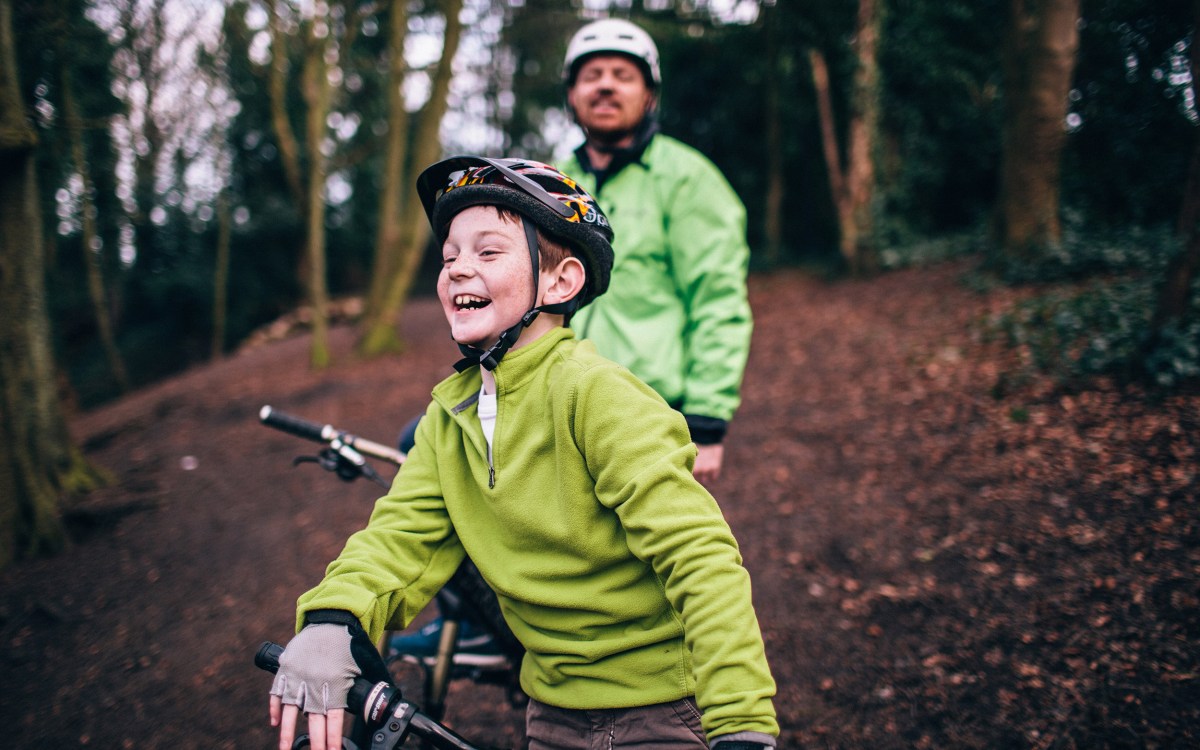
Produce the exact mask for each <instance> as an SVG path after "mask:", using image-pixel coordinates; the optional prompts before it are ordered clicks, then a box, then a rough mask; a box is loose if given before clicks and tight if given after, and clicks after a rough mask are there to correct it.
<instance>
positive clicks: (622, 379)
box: [298, 328, 778, 739]
mask: <svg viewBox="0 0 1200 750" xmlns="http://www.w3.org/2000/svg"><path fill="white" fill-rule="evenodd" d="M494 372H495V376H496V392H497V404H498V414H497V417H496V424H495V432H494V436H493V451H492V460H491V461H489V459H488V449H487V442H486V440H485V438H484V435H483V430H482V428H481V426H480V423H479V419H478V416H477V414H476V401H477V399H478V393H479V390H480V375H479V372H478V371H477V370H474V369H473V370H469V371H467V372H464V373H459V374H457V375H453V376H451V377H450V378H448V379H447V380H445V381H443V382H442V383H440V384H439V385H438V386H437V387H436V388H435V389H434V391H433V402H432V403H431V404H430V407H429V410H428V411H427V412H426V415H425V417H424V418H423V419H422V420H421V424H420V427H419V433H418V437H417V446H416V448H414V449H413V451H412V452H411V453H409V456H408V461H407V462H406V463H405V465H404V467H403V469H401V471H400V473H399V475H398V476H397V478H396V480H395V482H394V483H393V485H392V489H391V491H390V493H389V494H388V495H386V496H384V497H383V498H381V499H380V500H379V501H378V503H377V504H376V506H375V510H374V513H373V514H372V516H371V520H370V522H369V524H368V525H367V527H366V528H365V529H364V530H362V531H360V532H358V533H356V534H354V535H353V536H352V537H350V539H349V541H348V542H347V543H346V547H345V549H344V550H343V551H342V553H341V555H340V556H339V557H338V558H337V559H336V560H334V561H333V562H332V563H331V564H330V565H329V568H328V570H327V572H326V575H325V579H324V580H323V581H322V582H321V583H320V585H318V586H317V587H316V588H314V589H312V590H311V591H309V592H307V593H305V594H304V595H303V596H302V597H301V598H300V601H299V615H298V621H299V622H303V618H304V615H305V613H306V612H309V611H312V610H316V609H342V610H348V611H350V612H352V613H354V614H355V615H356V616H357V617H358V618H359V619H360V620H361V621H362V624H363V627H364V628H365V629H366V630H367V632H368V633H369V634H370V636H371V638H372V639H378V638H379V637H380V635H381V634H382V633H383V631H384V630H385V629H386V628H388V627H389V626H391V627H403V626H406V625H407V624H408V623H409V622H411V620H412V618H413V617H415V616H416V615H417V613H419V612H420V610H421V609H422V608H423V607H424V606H425V605H426V603H428V602H429V600H430V599H431V598H432V597H433V596H434V594H435V593H436V592H437V591H438V590H439V589H440V588H441V587H442V584H444V583H445V582H446V581H447V580H448V579H449V578H450V576H451V575H452V574H453V572H454V570H455V568H456V567H457V566H458V564H459V562H460V561H461V560H462V559H463V555H464V552H465V553H467V554H469V555H470V556H471V559H472V560H474V561H475V563H476V565H477V566H478V567H479V570H480V572H481V573H482V574H483V577H484V578H485V579H486V580H487V582H488V583H489V584H490V585H491V586H492V588H493V589H494V590H495V591H496V594H497V596H498V598H499V601H500V605H501V609H502V611H503V613H504V617H505V619H506V620H507V621H508V623H509V625H510V626H511V628H512V630H513V633H514V634H515V635H516V636H517V638H518V639H519V640H520V641H521V643H522V644H524V646H525V648H526V649H527V653H526V656H525V660H524V662H523V663H522V665H521V687H522V688H523V689H524V690H525V691H526V692H527V693H528V694H529V695H530V696H532V697H533V698H535V699H537V700H539V701H541V702H543V703H547V704H549V705H553V706H559V707H563V708H573V709H593V708H617V707H632V706H642V705H650V704H654V703H661V702H665V701H671V700H677V699H679V698H682V697H685V696H688V695H695V696H696V701H697V703H698V705H699V706H700V708H701V710H702V712H703V723H704V728H705V730H706V732H707V733H708V735H709V738H710V739H712V738H714V737H717V736H720V735H725V734H730V733H733V732H741V731H752V732H763V733H767V734H771V735H777V734H778V725H777V723H776V720H775V713H774V708H773V706H772V702H771V697H772V696H773V695H774V693H775V684H774V681H773V680H772V678H771V673H770V670H769V668H768V666H767V661H766V656H765V653H764V649H763V641H762V636H761V633H760V631H759V627H758V621H757V619H756V617H755V614H754V610H753V607H752V604H751V595H750V578H749V575H748V574H747V572H746V570H745V568H743V567H742V564H741V555H740V554H739V552H738V547H737V543H736V541H735V540H734V538H733V535H732V533H731V532H730V530H729V526H728V525H727V524H726V522H725V519H724V517H723V516H722V515H721V511H720V510H719V509H718V507H717V504H716V502H715V501H714V500H713V498H712V496H711V495H709V494H708V492H707V491H706V490H705V489H704V488H703V487H702V486H701V485H700V484H699V483H697V482H696V480H695V479H693V478H692V470H691V469H692V462H693V461H694V459H695V451H696V449H695V447H694V446H693V445H692V444H691V442H690V440H689V437H688V432H687V427H686V425H685V423H684V420H683V418H682V416H681V415H679V414H678V413H677V412H674V411H672V410H671V409H670V408H669V407H668V406H667V405H666V403H665V402H664V401H663V400H662V398H661V397H659V396H658V395H657V394H655V393H654V391H652V390H651V389H650V388H649V387H647V386H646V385H644V384H643V383H641V382H640V381H639V380H638V379H637V378H635V377H633V375H632V374H630V372H629V371H628V370H626V369H625V368H623V367H621V366H619V365H616V364H614V363H612V362H610V361H609V360H606V359H604V358H602V357H600V356H599V355H598V354H597V353H596V350H595V348H594V347H593V346H592V344H591V343H590V342H586V341H578V340H576V338H575V336H574V334H573V332H571V331H570V330H568V329H562V328H558V329H555V330H553V331H551V332H549V333H547V334H545V335H543V336H542V337H541V338H539V339H537V340H536V341H534V342H532V343H530V344H528V345H526V346H523V347H520V348H518V349H514V350H512V351H510V352H509V353H508V354H506V355H505V357H504V359H503V361H501V362H500V365H499V367H497V368H496V370H495V371H494Z"/></svg>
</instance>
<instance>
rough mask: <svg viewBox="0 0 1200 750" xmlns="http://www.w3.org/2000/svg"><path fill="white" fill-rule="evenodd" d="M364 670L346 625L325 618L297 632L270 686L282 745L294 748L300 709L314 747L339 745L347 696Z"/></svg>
mask: <svg viewBox="0 0 1200 750" xmlns="http://www.w3.org/2000/svg"><path fill="white" fill-rule="evenodd" d="M359 674H361V672H360V670H359V667H358V665H357V664H356V663H355V661H354V656H353V655H352V654H351V652H350V632H349V630H348V629H347V627H346V626H345V625H335V624H331V623H320V624H316V625H309V626H307V627H305V628H304V629H303V630H301V631H300V632H299V633H297V634H296V637H295V638H293V639H292V640H291V642H289V643H288V645H287V648H286V649H284V652H283V655H282V656H280V657H279V671H278V672H277V673H276V675H275V682H274V683H273V684H272V685H271V705H270V710H271V726H278V727H279V747H280V750H289V748H291V746H292V741H293V740H294V739H295V736H296V719H297V717H298V716H299V714H300V712H301V711H303V712H304V713H306V714H307V715H308V729H309V739H310V741H311V742H312V748H313V750H340V748H341V746H342V726H343V724H344V722H345V714H346V712H345V708H346V696H347V694H348V693H349V692H350V686H351V685H353V684H354V678H355V677H357V676H359Z"/></svg>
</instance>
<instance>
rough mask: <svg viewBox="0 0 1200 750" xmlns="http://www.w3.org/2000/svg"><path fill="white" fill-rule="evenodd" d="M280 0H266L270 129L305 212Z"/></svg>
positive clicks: (290, 185) (286, 176) (286, 177)
mask: <svg viewBox="0 0 1200 750" xmlns="http://www.w3.org/2000/svg"><path fill="white" fill-rule="evenodd" d="M277 2H278V0H267V11H268V14H269V16H268V18H269V20H268V24H269V28H270V30H271V72H270V79H269V80H270V82H269V85H268V90H269V91H270V96H271V129H272V130H273V131H275V139H276V140H277V141H278V142H279V159H280V162H281V163H282V164H283V176H284V180H285V181H286V182H287V186H288V191H289V192H291V194H292V200H294V201H296V207H297V210H298V212H299V213H300V214H301V215H302V216H303V215H304V214H305V213H306V212H305V200H306V195H305V192H304V187H303V178H302V177H301V176H300V175H301V172H300V146H299V145H298V144H297V143H296V134H295V133H294V132H293V131H292V123H291V121H290V120H289V119H288V106H287V73H288V53H287V36H286V32H285V31H284V29H283V22H282V21H281V20H280V19H279V9H278V8H277V7H276V3H277Z"/></svg>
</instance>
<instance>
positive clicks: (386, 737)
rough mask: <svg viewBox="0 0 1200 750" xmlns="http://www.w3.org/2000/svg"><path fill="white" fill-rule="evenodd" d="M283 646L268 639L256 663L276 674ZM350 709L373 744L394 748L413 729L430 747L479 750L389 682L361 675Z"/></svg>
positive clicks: (398, 745)
mask: <svg viewBox="0 0 1200 750" xmlns="http://www.w3.org/2000/svg"><path fill="white" fill-rule="evenodd" d="M282 653H283V646H280V645H279V644H278V643H272V642H270V641H265V642H264V643H263V644H262V645H261V646H259V647H258V653H256V654H255V655H254V666H256V667H258V668H259V669H265V670H266V671H268V672H271V673H272V674H274V673H275V672H278V671H279V656H280V655H281V654H282ZM346 703H347V710H349V711H351V712H352V713H355V714H357V715H359V716H362V717H363V719H365V720H366V722H367V726H368V727H370V729H371V747H372V748H375V747H380V748H385V749H386V750H392V748H398V747H400V746H401V745H403V744H404V740H405V739H406V738H407V737H408V733H409V732H410V731H411V732H412V733H413V734H416V735H417V736H418V737H420V738H421V739H422V740H424V741H425V742H427V743H428V744H429V745H430V746H432V747H435V748H441V749H442V750H479V748H477V747H476V746H475V745H472V744H471V743H470V742H467V741H466V740H465V739H463V738H462V737H460V736H459V735H457V734H455V733H454V732H453V731H451V730H450V729H448V728H446V727H444V726H442V725H441V724H439V723H438V722H436V721H434V720H433V719H432V718H430V717H429V716H426V715H425V714H423V713H421V711H420V710H418V709H417V707H416V706H415V705H413V704H412V703H409V702H408V701H406V700H405V699H404V696H403V695H401V694H400V691H399V690H398V689H397V688H396V687H394V686H392V685H389V684H387V683H386V682H377V683H373V682H371V681H370V680H366V679H363V678H362V677H358V678H356V679H355V680H354V685H353V686H352V687H351V688H350V694H349V695H348V696H347V698H346Z"/></svg>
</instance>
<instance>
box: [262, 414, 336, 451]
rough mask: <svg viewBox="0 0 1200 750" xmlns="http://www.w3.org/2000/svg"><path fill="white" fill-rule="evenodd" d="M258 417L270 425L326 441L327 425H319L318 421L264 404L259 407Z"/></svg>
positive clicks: (294, 433) (307, 437) (299, 435)
mask: <svg viewBox="0 0 1200 750" xmlns="http://www.w3.org/2000/svg"><path fill="white" fill-rule="evenodd" d="M258 418H259V419H260V420H262V423H263V424H265V425H267V426H268V427H274V428H275V429H277V430H283V431H284V432H290V433H292V434H293V435H295V436H297V437H302V438H306V439H308V440H312V441H315V442H318V443H324V442H326V441H325V438H324V437H323V435H324V432H325V425H319V424H317V423H316V422H310V421H308V420H307V419H303V418H301V417H294V416H292V415H291V414H286V413H284V412H281V411H276V410H275V409H272V408H271V407H270V406H264V407H263V408H261V409H259V410H258Z"/></svg>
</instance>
